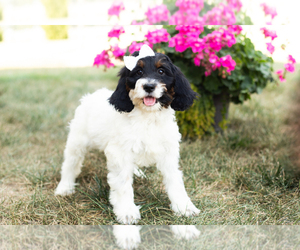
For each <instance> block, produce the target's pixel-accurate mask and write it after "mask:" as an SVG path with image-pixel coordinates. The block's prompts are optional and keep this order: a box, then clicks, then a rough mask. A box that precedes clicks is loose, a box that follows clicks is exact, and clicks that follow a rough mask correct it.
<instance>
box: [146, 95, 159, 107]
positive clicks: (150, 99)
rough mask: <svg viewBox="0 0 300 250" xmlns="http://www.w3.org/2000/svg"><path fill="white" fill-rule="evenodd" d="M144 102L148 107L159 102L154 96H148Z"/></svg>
mask: <svg viewBox="0 0 300 250" xmlns="http://www.w3.org/2000/svg"><path fill="white" fill-rule="evenodd" d="M143 101H144V104H145V105H146V106H148V107H150V106H153V105H154V104H155V103H156V101H157V100H156V98H155V97H153V96H146V97H144V99H143Z"/></svg>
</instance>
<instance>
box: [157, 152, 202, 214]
mask: <svg viewBox="0 0 300 250" xmlns="http://www.w3.org/2000/svg"><path fill="white" fill-rule="evenodd" d="M157 168H158V169H159V170H160V171H161V172H162V175H163V178H164V184H165V187H166V191H167V194H168V196H169V199H170V201H171V208H172V210H173V211H174V212H175V213H176V214H177V215H184V216H192V215H198V214H199V212H200V210H199V209H197V208H196V207H195V206H194V204H193V203H192V202H191V199H190V198H189V197H188V195H187V193H186V190H185V187H184V183H183V179H182V172H181V171H180V170H179V164H178V160H177V157H174V156H173V157H171V156H166V157H164V158H163V159H161V160H160V161H159V162H158V163H157Z"/></svg>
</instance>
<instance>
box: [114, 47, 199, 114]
mask: <svg viewBox="0 0 300 250" xmlns="http://www.w3.org/2000/svg"><path fill="white" fill-rule="evenodd" d="M138 55H139V52H138V51H136V52H134V53H133V56H135V57H137V56H138ZM118 76H119V77H120V80H119V83H118V86H117V88H116V90H115V92H114V93H113V94H112V96H111V97H110V99H109V102H110V103H111V104H112V105H113V106H114V107H115V108H116V110H118V111H120V112H130V111H132V110H133V108H134V107H136V108H140V109H143V110H146V111H158V110H161V109H162V108H168V107H169V106H170V105H171V108H173V109H174V110H179V111H183V110H186V109H187V108H189V107H190V106H191V105H192V104H193V101H194V99H195V98H196V96H197V94H196V93H195V92H194V91H193V90H192V89H191V87H190V84H189V82H188V80H187V79H186V78H185V76H184V75H183V74H182V72H181V71H180V69H179V68H178V67H176V66H175V65H174V64H173V63H172V62H171V60H170V58H169V57H168V56H166V55H164V54H160V53H155V55H154V56H146V57H144V58H140V59H139V60H138V61H137V63H136V66H135V67H134V68H133V69H132V70H129V69H127V68H126V67H124V68H122V69H121V70H120V72H119V74H118Z"/></svg>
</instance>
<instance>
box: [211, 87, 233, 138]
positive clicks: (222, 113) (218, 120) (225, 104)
mask: <svg viewBox="0 0 300 250" xmlns="http://www.w3.org/2000/svg"><path fill="white" fill-rule="evenodd" d="M213 103H214V106H215V110H216V112H215V116H214V124H213V127H214V129H215V131H216V132H217V133H219V132H221V133H222V132H223V130H224V128H225V123H226V120H227V119H228V112H229V103H230V95H229V93H227V92H223V93H221V94H219V95H213Z"/></svg>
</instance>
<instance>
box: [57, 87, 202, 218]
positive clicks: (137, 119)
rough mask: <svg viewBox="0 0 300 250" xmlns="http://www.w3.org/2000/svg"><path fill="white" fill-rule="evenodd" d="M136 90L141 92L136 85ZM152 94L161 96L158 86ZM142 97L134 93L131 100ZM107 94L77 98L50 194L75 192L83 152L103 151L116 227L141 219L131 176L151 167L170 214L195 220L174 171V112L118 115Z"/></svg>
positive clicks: (176, 167) (138, 110)
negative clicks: (78, 102) (58, 174)
mask: <svg viewBox="0 0 300 250" xmlns="http://www.w3.org/2000/svg"><path fill="white" fill-rule="evenodd" d="M136 88H142V86H140V84H137V86H136ZM157 88H158V92H157V95H159V94H162V91H161V89H162V88H163V86H159V84H158V86H157ZM131 91H132V90H131ZM141 91H142V89H135V92H133V93H132V94H131V95H132V96H133V97H132V98H134V96H135V95H137V93H140V92H141ZM112 93H113V92H112V91H110V90H107V89H101V90H98V91H96V92H95V93H93V94H89V95H86V96H84V97H83V98H82V100H81V105H80V106H79V107H78V108H77V109H76V112H75V118H74V119H73V120H72V121H71V123H70V133H69V136H68V140H67V144H66V148H65V152H64V159H65V160H64V162H63V165H62V171H61V181H60V183H59V185H58V187H57V188H56V191H55V194H56V195H69V194H72V193H74V192H75V185H76V183H75V179H76V177H77V176H78V175H79V174H80V172H81V167H82V162H83V160H84V156H85V154H86V152H87V150H89V149H92V148H96V149H99V150H102V151H104V153H105V155H106V158H107V168H108V171H109V173H108V176H107V180H108V184H109V185H110V202H111V204H112V206H113V210H114V213H115V214H116V217H117V220H118V221H119V222H120V223H123V224H132V223H137V222H138V220H139V219H140V212H139V207H138V206H136V205H135V204H134V197H133V188H132V182H133V173H134V171H135V169H136V168H138V167H140V166H149V165H153V164H156V166H157V168H158V169H159V170H160V171H161V173H162V175H163V178H164V184H165V187H166V192H167V194H168V196H169V198H170V201H171V208H172V209H173V211H174V212H175V213H176V214H178V215H185V216H191V215H197V214H198V213H199V210H198V209H197V208H196V207H195V206H194V205H193V203H192V202H191V200H190V198H189V197H188V195H187V193H186V191H185V187H184V183H183V179H182V172H181V171H180V170H179V164H178V161H179V142H180V138H181V135H180V133H179V131H178V126H177V124H176V121H175V116H174V113H175V112H174V110H173V109H172V108H171V107H168V108H162V107H161V106H160V103H156V104H155V105H154V106H152V107H141V106H145V105H142V104H141V105H140V106H139V105H137V106H135V108H134V109H133V110H132V111H131V112H129V113H125V112H118V111H116V110H115V108H114V107H113V106H112V105H111V104H110V103H109V101H108V99H109V97H110V96H111V95H112ZM155 107H156V108H155Z"/></svg>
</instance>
